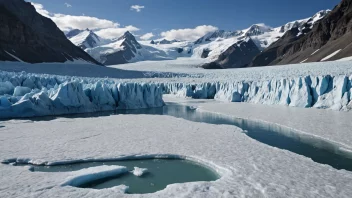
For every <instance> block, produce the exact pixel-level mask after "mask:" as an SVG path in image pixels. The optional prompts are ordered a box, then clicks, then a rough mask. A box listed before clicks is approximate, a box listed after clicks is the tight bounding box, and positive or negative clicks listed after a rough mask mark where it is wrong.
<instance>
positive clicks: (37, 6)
mask: <svg viewBox="0 0 352 198" xmlns="http://www.w3.org/2000/svg"><path fill="white" fill-rule="evenodd" d="M31 4H32V5H33V6H34V8H35V9H36V10H37V12H38V13H39V14H41V15H43V16H45V17H48V18H50V16H49V14H50V13H49V12H48V11H47V10H45V9H44V6H43V5H42V4H39V3H33V2H31Z"/></svg>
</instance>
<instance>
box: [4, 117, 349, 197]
mask: <svg viewBox="0 0 352 198" xmlns="http://www.w3.org/2000/svg"><path fill="white" fill-rule="evenodd" d="M339 113H340V112H339ZM136 120H138V122H136ZM2 125H3V126H4V128H0V132H1V133H2V134H3V135H2V136H1V139H0V140H3V139H6V141H3V142H2V143H1V144H0V155H1V156H2V159H11V158H19V157H22V158H23V159H25V158H26V159H30V160H31V161H33V162H40V161H41V162H55V161H56V162H58V161H70V160H73V161H74V160H80V159H81V160H84V159H88V160H89V159H112V158H115V159H116V158H119V157H122V158H124V157H128V156H151V155H155V156H157V155H163V154H167V153H170V154H173V155H178V156H188V157H190V158H191V159H198V160H199V162H200V163H202V164H206V165H209V164H210V165H211V164H214V165H213V166H212V168H213V169H214V170H217V171H219V173H220V174H221V178H220V179H218V180H216V181H214V182H192V183H184V184H173V185H169V186H167V188H166V189H164V190H162V191H159V192H156V193H153V194H145V195H129V194H123V190H121V187H116V188H110V189H102V190H95V189H82V188H74V187H71V186H62V185H61V184H62V183H64V182H67V181H70V179H72V178H75V177H77V176H80V175H81V174H77V173H76V172H62V173H59V172H57V173H43V172H30V171H28V168H27V167H16V166H10V165H3V164H0V174H1V175H2V177H0V181H1V182H2V184H3V185H2V189H3V190H2V191H0V196H1V197H9V196H10V197H11V196H12V197H17V196H21V195H23V194H25V195H28V196H31V197H53V196H55V195H58V194H59V195H60V196H63V197H116V196H118V197H202V198H203V197H280V196H282V195H285V196H287V197H350V194H351V193H352V192H351V190H352V188H351V185H352V183H351V182H350V181H351V179H352V175H351V173H350V172H348V171H344V170H336V169H333V168H331V167H330V166H327V165H322V164H318V163H315V162H313V161H312V160H310V159H308V158H306V157H304V156H300V155H296V154H294V153H291V152H288V151H285V150H281V149H277V148H273V147H270V146H267V145H265V144H262V143H260V142H258V141H255V140H253V139H251V138H249V137H248V136H246V135H245V134H243V133H241V130H240V129H239V128H237V127H234V126H226V125H211V124H205V123H194V122H190V121H185V120H183V119H176V118H172V117H169V116H147V115H114V116H107V117H96V118H74V119H67V118H59V119H55V120H51V121H37V122H34V121H28V120H9V121H5V122H2ZM214 131H216V133H214ZM28 134H30V135H28ZM155 137H158V138H155ZM107 140H109V141H107ZM180 144H182V146H180ZM13 145H21V146H13ZM141 145H143V146H141ZM48 153H50V155H48ZM92 172H93V171H92ZM84 174H86V173H84ZM87 174H89V173H87ZM18 189H22V190H21V191H19V190H18Z"/></svg>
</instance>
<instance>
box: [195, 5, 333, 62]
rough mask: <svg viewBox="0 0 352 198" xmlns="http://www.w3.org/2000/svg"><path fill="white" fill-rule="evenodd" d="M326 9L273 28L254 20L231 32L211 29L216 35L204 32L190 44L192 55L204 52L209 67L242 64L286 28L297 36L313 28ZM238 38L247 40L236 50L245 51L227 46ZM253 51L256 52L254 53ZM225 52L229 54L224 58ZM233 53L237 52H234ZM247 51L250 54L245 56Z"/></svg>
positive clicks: (242, 40)
mask: <svg viewBox="0 0 352 198" xmlns="http://www.w3.org/2000/svg"><path fill="white" fill-rule="evenodd" d="M329 12H330V10H323V11H320V12H318V13H316V14H315V15H314V16H312V17H310V18H306V19H302V20H297V21H292V22H289V23H287V24H285V25H282V26H280V27H276V28H272V27H269V26H267V25H265V24H254V25H252V26H250V27H249V28H247V29H244V30H240V31H235V32H226V34H219V32H224V31H217V32H214V34H213V35H219V36H218V37H216V36H211V39H208V37H209V35H211V34H208V35H206V36H205V37H204V38H201V39H199V40H201V41H202V42H199V40H198V41H197V42H196V43H197V44H198V43H201V44H198V45H197V46H196V47H195V48H194V50H193V52H194V53H193V56H196V57H204V54H205V53H206V54H208V56H207V58H208V59H209V60H210V62H211V63H212V64H205V65H204V67H205V68H209V65H211V67H210V68H215V65H217V66H216V67H218V68H233V67H236V68H237V67H245V66H247V65H248V64H250V62H251V59H253V58H254V57H255V56H256V55H258V54H259V53H260V52H261V51H263V50H265V49H266V48H268V47H269V46H271V45H272V44H273V43H275V42H276V41H277V40H279V39H280V38H281V37H282V36H283V35H284V34H285V33H286V32H287V31H289V30H291V29H293V28H296V29H297V30H298V31H297V32H296V35H295V36H297V37H298V36H300V35H304V34H306V33H307V32H308V31H309V30H311V29H312V28H313V25H314V24H315V23H316V22H317V21H319V20H320V19H322V18H323V17H324V16H326V15H327V14H328V13H329ZM224 35H225V36H224ZM228 35H232V36H228ZM248 38H250V39H248ZM238 42H244V43H247V45H246V46H247V47H248V49H245V46H242V48H241V49H240V50H244V51H248V53H245V54H243V53H238V52H237V51H235V50H231V49H233V45H235V44H236V43H238ZM248 42H249V43H248ZM252 42H253V43H255V45H256V47H257V49H254V48H255V47H254V46H252V45H251V43H252ZM230 52H231V53H230ZM249 52H250V53H249ZM253 52H258V53H257V54H255V53H253ZM225 54H226V56H229V57H228V58H224V56H225ZM235 54H238V56H236V55H235ZM239 54H241V55H239ZM249 54H250V56H251V58H250V57H248V55H249ZM225 59H232V60H233V59H236V61H235V60H233V61H223V60H225ZM234 62H236V64H234ZM239 63H241V64H239Z"/></svg>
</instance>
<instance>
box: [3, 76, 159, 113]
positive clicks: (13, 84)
mask: <svg viewBox="0 0 352 198" xmlns="http://www.w3.org/2000/svg"><path fill="white" fill-rule="evenodd" d="M163 105H164V102H163V100H162V89H161V88H160V87H159V86H158V85H156V84H153V83H142V82H140V83H134V82H122V81H121V82H119V81H116V80H112V79H107V78H106V79H102V78H84V77H70V76H56V75H46V74H30V73H25V72H20V73H16V72H4V71H1V72H0V118H17V117H33V116H47V115H63V114H72V113H87V112H97V111H110V110H116V109H136V108H150V107H161V106H163Z"/></svg>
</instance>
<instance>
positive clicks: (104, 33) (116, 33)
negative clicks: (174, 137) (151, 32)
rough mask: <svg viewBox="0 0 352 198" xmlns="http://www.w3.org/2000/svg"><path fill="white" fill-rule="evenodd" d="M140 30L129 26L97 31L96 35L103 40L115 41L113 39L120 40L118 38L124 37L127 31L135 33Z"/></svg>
mask: <svg viewBox="0 0 352 198" xmlns="http://www.w3.org/2000/svg"><path fill="white" fill-rule="evenodd" d="M138 30H139V29H138V28H137V27H134V26H132V25H129V26H125V27H121V28H106V29H101V30H98V31H96V32H95V33H96V34H97V35H98V36H100V37H102V38H106V39H113V38H118V37H120V36H122V35H123V34H124V33H125V32H127V31H130V32H135V31H138Z"/></svg>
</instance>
